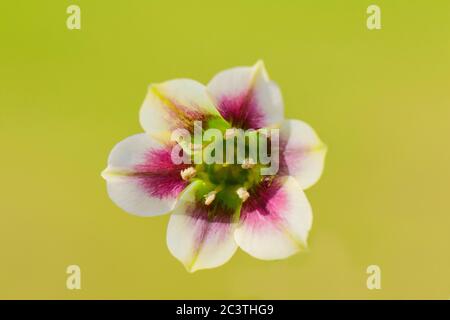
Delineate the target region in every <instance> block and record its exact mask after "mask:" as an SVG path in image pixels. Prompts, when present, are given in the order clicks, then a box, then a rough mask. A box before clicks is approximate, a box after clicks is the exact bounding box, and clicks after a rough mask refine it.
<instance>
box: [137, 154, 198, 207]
mask: <svg viewBox="0 0 450 320" xmlns="http://www.w3.org/2000/svg"><path fill="white" fill-rule="evenodd" d="M188 166H189V165H186V164H179V165H177V164H174V163H173V162H172V158H171V147H167V148H165V149H158V150H150V151H149V152H148V153H147V154H146V155H145V160H144V162H143V163H140V164H138V165H136V166H135V171H136V174H135V176H136V177H137V178H138V179H139V184H140V185H141V186H142V187H143V188H144V189H145V190H146V191H147V192H148V194H149V195H150V196H152V197H157V198H159V199H162V198H175V197H177V196H178V194H179V193H180V192H181V191H182V190H183V189H184V188H185V187H186V185H187V182H186V181H184V180H183V179H182V178H181V175H180V171H181V170H183V169H185V168H187V167H188Z"/></svg>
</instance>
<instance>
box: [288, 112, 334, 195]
mask: <svg viewBox="0 0 450 320" xmlns="http://www.w3.org/2000/svg"><path fill="white" fill-rule="evenodd" d="M280 148H281V151H280V161H281V164H280V170H281V172H280V173H281V174H284V175H289V176H293V177H294V178H296V179H297V181H298V183H299V184H300V186H301V187H302V188H303V189H307V188H309V187H310V186H312V185H313V184H315V183H316V182H317V181H318V180H319V178H320V176H321V175H322V172H323V167H324V162H325V155H326V151H327V148H326V146H325V145H324V144H323V142H322V141H321V140H320V139H319V137H318V135H317V134H316V133H315V131H314V130H313V129H312V128H311V127H310V126H309V125H308V124H306V123H305V122H302V121H300V120H285V121H283V123H282V124H281V127H280Z"/></svg>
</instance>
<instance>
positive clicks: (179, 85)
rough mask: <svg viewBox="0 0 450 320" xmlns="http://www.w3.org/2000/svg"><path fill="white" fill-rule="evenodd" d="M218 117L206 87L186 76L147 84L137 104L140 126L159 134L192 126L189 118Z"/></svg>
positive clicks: (190, 128) (188, 128)
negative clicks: (146, 90) (144, 95)
mask: <svg viewBox="0 0 450 320" xmlns="http://www.w3.org/2000/svg"><path fill="white" fill-rule="evenodd" d="M211 117H220V114H219V113H218V111H217V109H216V108H215V106H214V103H213V102H212V100H211V98H210V96H209V95H208V94H207V92H206V88H205V86H204V85H202V84H201V83H199V82H197V81H194V80H190V79H176V80H170V81H167V82H163V83H160V84H154V85H152V86H150V88H149V91H148V94H147V97H146V98H145V101H144V103H143V105H142V107H141V111H140V122H141V126H142V127H143V128H144V130H145V131H146V132H148V133H151V134H156V135H159V134H161V132H169V133H171V132H172V131H173V130H174V129H182V128H184V129H187V130H192V129H193V122H194V121H196V120H198V121H202V120H205V119H208V118H211Z"/></svg>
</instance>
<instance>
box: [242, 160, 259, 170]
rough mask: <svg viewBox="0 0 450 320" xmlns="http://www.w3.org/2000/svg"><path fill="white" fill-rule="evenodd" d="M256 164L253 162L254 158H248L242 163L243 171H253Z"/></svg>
mask: <svg viewBox="0 0 450 320" xmlns="http://www.w3.org/2000/svg"><path fill="white" fill-rule="evenodd" d="M255 164H256V162H255V160H253V159H252V158H246V159H244V161H243V162H242V165H241V167H242V169H251V168H253V167H254V166H255Z"/></svg>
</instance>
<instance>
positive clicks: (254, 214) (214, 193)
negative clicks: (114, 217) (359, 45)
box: [102, 62, 326, 272]
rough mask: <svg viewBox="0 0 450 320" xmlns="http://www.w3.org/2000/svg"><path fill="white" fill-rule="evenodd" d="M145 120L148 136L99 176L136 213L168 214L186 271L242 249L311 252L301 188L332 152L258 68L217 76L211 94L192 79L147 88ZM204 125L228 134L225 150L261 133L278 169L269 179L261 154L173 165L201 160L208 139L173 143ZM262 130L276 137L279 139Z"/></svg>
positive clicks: (268, 253) (125, 147)
mask: <svg viewBox="0 0 450 320" xmlns="http://www.w3.org/2000/svg"><path fill="white" fill-rule="evenodd" d="M140 122H141V125H142V127H143V128H144V131H145V133H141V134H137V135H134V136H131V137H129V138H127V139H125V140H123V141H122V142H120V143H118V144H117V145H116V146H115V147H114V148H113V150H112V151H111V154H110V156H109V159H108V167H107V168H106V169H105V170H104V171H103V173H102V175H103V177H104V178H105V180H106V182H107V189H108V194H109V196H110V197H111V199H112V200H113V201H114V202H115V203H116V204H117V205H118V206H119V207H121V208H122V209H124V210H125V211H127V212H129V213H132V214H137V215H140V216H155V215H161V214H171V217H170V221H169V225H168V229H167V245H168V247H169V250H170V252H171V253H172V254H173V255H174V256H175V257H176V258H177V259H178V260H180V261H181V262H182V263H183V264H184V266H185V267H186V269H187V270H188V271H190V272H193V271H196V270H199V269H206V268H214V267H218V266H220V265H222V264H224V263H225V262H227V261H228V260H229V259H230V258H231V257H232V256H233V254H234V253H235V252H236V250H237V248H238V247H240V248H241V249H242V250H244V251H245V252H247V253H248V254H250V255H252V256H253V257H255V258H258V259H265V260H273V259H283V258H287V257H289V256H291V255H292V254H294V253H296V252H298V251H300V250H302V249H304V248H305V247H306V243H307V238H308V233H309V230H310V229H311V225H312V210H311V206H310V204H309V202H308V200H307V198H306V196H305V193H304V192H303V190H305V189H307V188H308V187H310V186H312V185H313V184H315V183H316V182H317V180H318V179H319V178H320V176H321V174H322V171H323V166H324V159H325V154H326V147H325V145H324V144H323V143H322V142H321V140H320V139H319V137H318V136H317V134H316V133H315V132H314V130H313V129H312V128H311V127H310V126H309V125H307V124H306V123H304V122H302V121H299V120H285V119H284V112H283V101H282V97H281V93H280V90H279V88H278V86H277V85H276V84H275V83H274V82H273V81H271V80H270V79H269V76H268V74H267V72H266V70H265V67H264V64H263V63H262V62H257V63H256V64H255V65H254V66H252V67H237V68H233V69H229V70H225V71H223V72H220V73H219V74H217V75H216V76H215V77H214V78H213V79H212V80H211V81H210V82H209V84H208V85H207V86H204V85H202V84H200V83H198V82H196V81H194V80H189V79H176V80H171V81H167V82H164V83H161V84H154V85H151V86H150V88H149V91H148V94H147V97H146V99H145V101H144V104H143V105H142V107H141V111H140ZM198 123H200V124H201V130H202V132H204V131H207V130H209V129H215V130H216V131H218V132H221V133H223V137H224V138H223V141H224V145H225V141H227V140H229V139H234V138H235V135H236V132H238V131H239V130H240V129H243V130H251V131H253V132H255V135H256V137H257V139H259V140H261V139H264V141H266V142H267V143H268V145H269V146H271V147H272V150H271V152H272V154H277V156H278V158H277V159H272V161H276V162H277V163H276V167H277V168H278V171H277V172H276V174H270V175H265V174H264V173H263V172H264V170H262V169H264V168H267V166H270V164H266V163H264V162H262V161H261V159H260V158H259V157H258V156H256V157H246V158H245V159H244V160H243V161H242V162H240V163H229V162H227V161H224V162H223V163H208V162H200V163H199V162H198V161H197V162H196V161H189V162H182V163H180V162H179V161H178V162H174V161H173V158H172V151H173V150H174V148H175V147H179V149H180V150H181V151H182V152H184V151H185V154H184V155H185V156H186V155H187V157H188V158H189V160H192V159H193V158H194V157H195V156H196V154H197V153H198V152H202V151H198V149H199V150H203V148H202V147H203V144H204V143H205V142H204V141H203V142H200V145H199V144H198V142H196V141H184V142H182V141H174V140H172V139H171V137H172V133H173V132H174V131H176V130H180V129H181V130H185V131H187V132H189V133H193V132H194V131H195V128H194V124H196V125H197V126H198ZM266 128H270V129H274V128H275V129H278V130H279V137H278V134H277V135H276V137H277V141H275V140H271V139H274V137H273V136H272V135H271V134H270V130H265V129H266ZM268 132H269V134H268ZM278 138H279V140H278ZM245 141H247V140H245ZM186 142H188V143H186ZM220 142H222V141H220ZM275 142H276V143H275ZM246 143H247V142H246ZM206 144H207V143H206ZM187 146H196V147H195V148H189V150H187ZM274 146H275V147H274ZM198 147H200V148H198ZM243 148H244V150H248V149H249V146H248V145H247V144H245V145H244V147H243ZM273 148H276V152H274V150H273ZM188 151H189V152H188ZM268 172H269V171H268Z"/></svg>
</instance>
